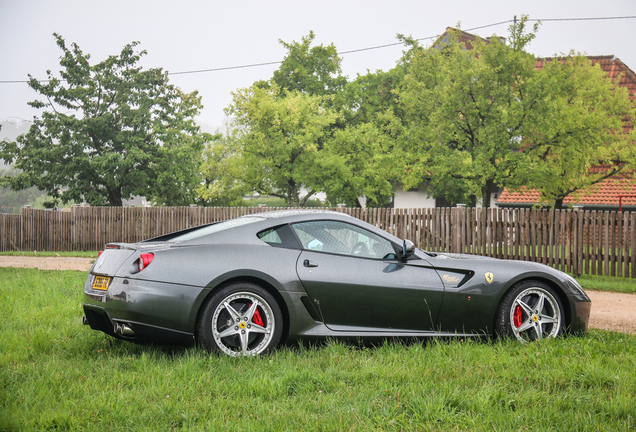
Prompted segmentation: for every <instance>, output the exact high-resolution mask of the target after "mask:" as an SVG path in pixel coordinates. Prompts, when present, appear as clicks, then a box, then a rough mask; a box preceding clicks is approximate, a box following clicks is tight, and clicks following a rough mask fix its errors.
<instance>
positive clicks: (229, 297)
mask: <svg viewBox="0 0 636 432" xmlns="http://www.w3.org/2000/svg"><path fill="white" fill-rule="evenodd" d="M282 331H283V317H282V313H281V310H280V307H279V306H278V303H277V302H276V300H275V299H274V298H273V297H272V295H271V294H270V293H268V292H267V291H266V290H264V289H263V288H261V287H259V286H258V285H254V284H251V283H239V284H235V285H230V286H227V287H224V288H222V289H220V290H219V291H218V292H217V293H215V294H214V295H213V296H212V297H211V298H210V300H209V301H208V302H207V303H206V304H205V306H204V311H203V314H202V315H201V318H200V319H199V323H198V325H197V334H198V339H199V343H200V344H201V345H202V346H203V347H204V348H206V349H207V350H208V351H212V352H222V353H225V354H227V355H230V356H233V357H239V356H254V355H259V354H264V353H267V352H269V351H271V350H272V349H274V348H275V347H276V346H277V345H278V343H279V342H280V339H281V335H282Z"/></svg>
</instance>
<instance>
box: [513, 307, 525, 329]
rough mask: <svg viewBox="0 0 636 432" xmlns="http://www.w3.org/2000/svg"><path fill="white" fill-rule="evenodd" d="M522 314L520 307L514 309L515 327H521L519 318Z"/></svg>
mask: <svg viewBox="0 0 636 432" xmlns="http://www.w3.org/2000/svg"><path fill="white" fill-rule="evenodd" d="M522 312H523V309H521V306H519V305H517V307H515V315H514V319H515V327H521V324H522V323H523V321H522V318H521V314H522Z"/></svg>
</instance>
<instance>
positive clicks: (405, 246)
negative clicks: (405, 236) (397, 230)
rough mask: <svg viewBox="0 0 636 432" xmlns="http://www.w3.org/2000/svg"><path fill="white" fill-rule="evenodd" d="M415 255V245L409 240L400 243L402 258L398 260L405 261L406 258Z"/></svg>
mask: <svg viewBox="0 0 636 432" xmlns="http://www.w3.org/2000/svg"><path fill="white" fill-rule="evenodd" d="M414 253H415V245H414V244H413V242H412V241H411V240H404V242H403V243H402V256H400V259H402V260H404V261H406V260H407V259H408V257H410V256H411V255H413V254H414Z"/></svg>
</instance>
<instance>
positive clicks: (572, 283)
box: [565, 274, 590, 301]
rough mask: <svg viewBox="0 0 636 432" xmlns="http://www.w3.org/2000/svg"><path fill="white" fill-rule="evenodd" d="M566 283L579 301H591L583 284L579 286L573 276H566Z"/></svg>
mask: <svg viewBox="0 0 636 432" xmlns="http://www.w3.org/2000/svg"><path fill="white" fill-rule="evenodd" d="M565 283H566V284H567V286H568V287H569V288H570V291H572V293H573V294H574V295H575V296H576V297H577V299H578V300H581V301H590V298H589V297H588V296H587V294H585V291H583V288H582V287H581V284H579V283H578V282H577V280H576V279H574V278H573V277H572V276H570V275H568V274H566V275H565Z"/></svg>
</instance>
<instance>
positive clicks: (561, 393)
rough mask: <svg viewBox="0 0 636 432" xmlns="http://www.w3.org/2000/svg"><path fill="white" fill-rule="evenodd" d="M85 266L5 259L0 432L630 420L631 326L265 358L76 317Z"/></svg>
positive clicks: (622, 423)
mask: <svg viewBox="0 0 636 432" xmlns="http://www.w3.org/2000/svg"><path fill="white" fill-rule="evenodd" d="M85 277H86V276H85V273H83V272H73V271H41V270H30V269H11V268H0V321H1V323H2V325H1V326H0V430H11V431H12V430H25V431H30V430H94V431H103V430H117V431H127V430H130V431H136V430H141V431H172V430H175V431H181V430H183V431H189V430H191V431H194V430H210V431H212V430H214V431H218V430H244V431H278V430H290V431H298V430H316V431H322V430H334V431H340V430H353V431H369V430H371V431H375V430H404V431H415V430H432V431H452V430H484V431H485V430H488V431H493V430H494V431H511V430H537V431H546V430H559V431H563V430H580V431H586V430H589V431H598V430H608V431H609V430H612V431H615V430H619V431H620V430H634V429H635V428H636V392H635V391H634V389H635V388H636V373H635V371H636V337H634V336H629V335H624V334H619V333H610V332H603V331H592V332H591V333H590V334H589V335H587V336H585V337H570V338H563V339H557V340H550V341H544V342H541V343H533V344H525V345H521V344H518V343H515V342H512V341H493V342H473V341H461V340H457V341H451V342H443V341H431V342H429V343H427V344H422V343H413V344H398V343H387V344H385V345H382V346H378V347H366V348H361V347H357V346H352V345H346V344H341V343H336V342H329V343H327V344H325V345H324V346H319V347H303V346H300V347H292V348H285V349H280V350H278V351H276V352H274V353H273V354H272V355H269V356H266V357H262V358H241V359H234V358H226V357H218V356H210V355H208V354H206V353H205V352H203V351H202V350H200V349H197V348H194V347H193V348H176V347H153V346H143V345H135V344H131V343H127V342H122V341H118V340H115V339H113V338H109V337H108V336H106V335H104V334H102V333H99V332H95V331H92V330H90V329H89V328H88V327H85V326H82V325H81V324H80V318H81V316H82V314H83V312H82V309H81V303H82V295H83V294H82V286H83V282H84V280H85Z"/></svg>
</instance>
